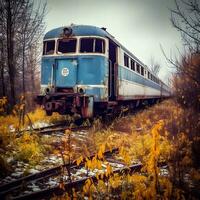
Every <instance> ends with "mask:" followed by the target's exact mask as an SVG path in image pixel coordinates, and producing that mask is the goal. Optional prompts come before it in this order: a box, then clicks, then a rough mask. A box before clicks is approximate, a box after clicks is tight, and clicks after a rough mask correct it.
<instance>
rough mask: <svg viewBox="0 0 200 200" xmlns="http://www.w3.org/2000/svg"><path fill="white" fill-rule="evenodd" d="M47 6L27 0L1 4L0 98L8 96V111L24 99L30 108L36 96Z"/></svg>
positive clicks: (10, 0)
mask: <svg viewBox="0 0 200 200" xmlns="http://www.w3.org/2000/svg"><path fill="white" fill-rule="evenodd" d="M45 13H46V4H44V2H42V1H41V2H40V3H39V4H38V5H37V6H36V5H35V4H34V1H30V0H1V1H0V19H1V21H0V97H7V99H8V102H9V107H8V109H9V110H8V111H10V110H11V109H12V108H13V106H14V105H15V104H16V103H17V101H19V98H20V96H22V95H23V96H24V97H26V100H27V103H28V104H29V105H30V107H32V106H33V100H32V99H33V98H34V95H36V94H38V93H39V72H40V69H39V64H40V59H41V43H42V37H43V35H44V30H45V22H44V17H45Z"/></svg>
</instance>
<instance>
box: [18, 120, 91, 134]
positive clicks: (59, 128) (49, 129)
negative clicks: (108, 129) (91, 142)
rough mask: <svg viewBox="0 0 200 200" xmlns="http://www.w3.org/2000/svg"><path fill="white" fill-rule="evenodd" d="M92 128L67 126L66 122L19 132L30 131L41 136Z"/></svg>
mask: <svg viewBox="0 0 200 200" xmlns="http://www.w3.org/2000/svg"><path fill="white" fill-rule="evenodd" d="M89 128H91V126H74V127H72V126H70V125H66V122H65V121H63V122H59V123H57V124H52V125H49V126H44V127H40V128H30V129H26V130H21V131H19V133H22V132H25V131H29V132H32V131H34V132H36V133H40V134H51V133H54V132H64V131H65V130H67V129H69V130H71V131H80V130H87V129H89Z"/></svg>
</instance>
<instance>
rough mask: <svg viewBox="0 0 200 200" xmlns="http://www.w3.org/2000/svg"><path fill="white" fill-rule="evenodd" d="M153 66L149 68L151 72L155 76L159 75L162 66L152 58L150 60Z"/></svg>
mask: <svg viewBox="0 0 200 200" xmlns="http://www.w3.org/2000/svg"><path fill="white" fill-rule="evenodd" d="M150 62H151V64H150V66H149V68H150V70H151V72H152V73H153V74H155V75H158V73H159V71H160V68H161V66H160V64H158V63H157V62H156V61H155V60H154V58H153V57H151V60H150Z"/></svg>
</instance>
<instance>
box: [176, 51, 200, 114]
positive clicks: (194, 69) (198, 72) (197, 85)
mask: <svg viewBox="0 0 200 200" xmlns="http://www.w3.org/2000/svg"><path fill="white" fill-rule="evenodd" d="M199 66H200V54H191V55H188V56H185V57H183V59H182V61H181V62H180V63H179V64H178V66H177V71H178V72H177V75H176V78H175V80H174V88H175V97H176V99H177V102H178V103H179V104H180V105H181V106H183V107H184V108H192V109H193V110H194V111H197V112H199V111H200V67H199Z"/></svg>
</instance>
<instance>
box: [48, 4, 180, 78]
mask: <svg viewBox="0 0 200 200" xmlns="http://www.w3.org/2000/svg"><path fill="white" fill-rule="evenodd" d="M173 7H174V0H56V1H55V0H47V10H48V12H47V15H46V23H47V28H46V31H49V30H51V29H53V28H56V27H59V26H67V25H70V24H71V23H73V24H84V25H95V26H98V27H106V28H107V31H108V32H109V33H111V34H112V35H113V36H114V37H115V38H116V39H117V40H118V41H119V42H120V43H121V44H123V45H124V46H125V47H126V48H127V49H129V50H130V51H131V52H132V53H133V54H135V56H136V57H138V58H139V59H140V60H141V61H142V62H143V63H145V64H147V65H149V64H150V63H151V62H150V60H151V57H153V58H154V60H155V61H157V62H158V63H160V64H161V65H162V69H161V71H160V73H159V76H160V77H161V78H162V79H165V81H166V77H167V76H168V74H169V70H170V68H169V67H168V66H167V62H166V60H165V58H164V56H163V54H162V52H161V49H160V45H162V46H163V48H164V50H165V52H166V53H167V54H168V55H169V54H170V53H171V54H172V55H175V54H177V52H178V51H177V49H179V50H181V49H182V45H181V38H180V33H179V32H177V30H176V29H174V28H173V27H172V25H171V22H170V10H169V9H170V8H173Z"/></svg>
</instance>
